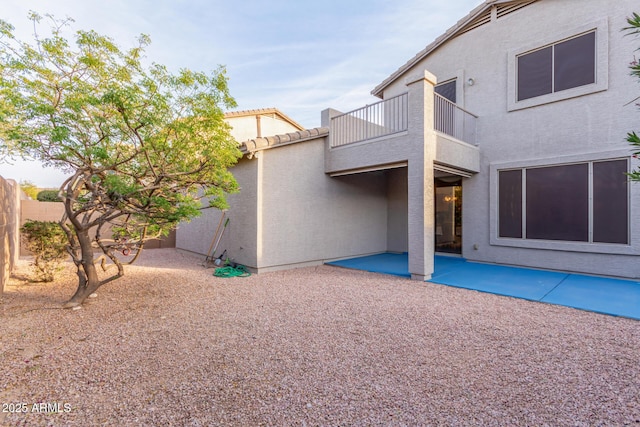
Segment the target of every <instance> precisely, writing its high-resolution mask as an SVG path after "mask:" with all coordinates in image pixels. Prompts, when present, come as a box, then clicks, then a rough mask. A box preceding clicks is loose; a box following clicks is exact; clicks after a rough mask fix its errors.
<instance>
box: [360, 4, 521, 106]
mask: <svg viewBox="0 0 640 427" xmlns="http://www.w3.org/2000/svg"><path fill="white" fill-rule="evenodd" d="M508 1H513V0H486V1H485V2H484V3H482V4H480V5H478V6H477V7H476V8H474V9H473V10H472V11H471V12H469V13H468V14H467V15H466V16H465V17H464V18H462V19H460V20H459V21H458V22H457V23H456V24H455V25H454V26H452V27H451V28H449V29H448V30H447V31H445V32H444V34H442V35H441V36H439V37H438V38H436V39H435V40H434V41H433V42H432V43H431V44H429V45H428V46H427V47H425V48H424V49H423V50H421V51H420V52H418V54H417V55H416V56H414V57H413V58H411V59H410V60H409V61H408V62H407V63H405V64H404V65H403V66H401V67H400V68H398V69H397V70H396V71H395V72H394V73H393V74H391V75H390V76H389V77H387V78H386V79H384V81H383V82H382V83H380V84H379V85H378V86H376V87H375V88H374V89H373V90H372V91H371V94H372V95H374V96H377V97H378V98H382V95H383V92H384V90H385V89H386V88H387V87H389V85H390V84H391V83H393V82H394V81H396V80H397V79H398V78H399V77H401V76H402V75H403V74H404V73H406V72H407V71H408V70H410V69H411V68H412V67H413V66H414V65H416V64H417V63H418V62H420V61H422V60H423V59H424V58H426V57H427V56H428V55H429V54H430V53H431V52H433V51H434V50H436V49H437V48H438V47H440V46H441V45H442V44H444V43H445V42H447V41H449V40H450V39H451V38H453V37H455V36H456V34H457V32H458V30H460V29H461V28H464V26H465V25H467V24H468V23H470V22H471V21H473V20H474V19H476V18H477V17H478V16H480V15H482V14H483V13H484V12H485V11H486V10H487V9H489V8H491V6H493V5H494V4H499V3H506V2H508Z"/></svg>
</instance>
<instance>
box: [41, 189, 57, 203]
mask: <svg viewBox="0 0 640 427" xmlns="http://www.w3.org/2000/svg"><path fill="white" fill-rule="evenodd" d="M36 198H37V199H38V200H40V201H41V202H61V201H62V200H60V198H59V197H58V190H42V191H41V192H39V193H38V196H37V197H36Z"/></svg>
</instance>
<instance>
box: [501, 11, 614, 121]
mask: <svg viewBox="0 0 640 427" xmlns="http://www.w3.org/2000/svg"><path fill="white" fill-rule="evenodd" d="M507 73H508V74H507V109H508V111H515V110H521V109H524V108H529V107H534V106H538V105H543V104H548V103H551V102H557V101H562V100H565V99H570V98H575V97H579V96H584V95H589V94H592V93H596V92H600V91H604V90H607V88H608V87H609V86H608V85H609V28H608V22H607V20H606V19H601V20H599V21H594V22H590V23H585V24H583V25H580V26H577V27H574V28H570V29H566V30H565V29H562V30H558V31H555V32H553V33H551V34H549V35H548V36H547V37H544V38H539V39H536V40H533V39H532V41H531V42H530V43H527V44H525V45H522V46H519V47H517V48H515V49H513V50H511V51H509V52H508V56H507Z"/></svg>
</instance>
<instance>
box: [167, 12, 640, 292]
mask: <svg viewBox="0 0 640 427" xmlns="http://www.w3.org/2000/svg"><path fill="white" fill-rule="evenodd" d="M638 9H640V5H638V3H637V2H636V1H632V0H586V1H585V0H520V1H504V0H490V1H486V2H485V3H483V4H482V5H480V6H478V7H477V8H476V9H474V10H473V11H471V12H470V13H469V14H468V15H467V16H466V17H464V18H462V19H461V20H460V21H459V22H458V23H457V24H456V25H455V26H454V27H452V28H451V29H449V30H448V31H447V32H446V33H445V34H443V35H442V36H441V37H439V38H438V39H437V40H435V41H434V42H433V43H431V44H430V45H428V46H427V47H426V48H425V49H424V50H423V51H421V52H419V53H418V54H417V55H416V56H415V57H413V58H412V59H411V60H410V61H409V62H407V63H406V64H404V65H402V66H401V67H400V68H398V70H397V71H396V72H394V73H393V74H392V75H391V76H389V77H388V78H387V79H386V80H384V81H383V82H382V83H380V84H379V85H378V86H377V87H376V88H374V90H373V94H374V95H376V96H378V97H380V98H381V101H380V102H379V103H377V104H374V105H369V106H366V107H363V108H361V109H359V110H356V111H352V112H349V113H345V114H343V113H340V112H337V111H336V110H331V109H329V110H325V111H324V112H323V113H322V127H320V128H316V129H311V130H305V131H297V132H293V133H288V134H283V135H279V136H274V137H267V138H263V137H260V138H254V139H252V140H248V141H246V142H244V143H243V144H242V149H243V151H244V153H245V156H244V157H243V158H242V160H241V161H240V162H239V163H238V165H237V166H236V167H235V168H234V170H233V172H234V175H235V176H236V178H237V179H238V181H239V183H240V185H241V187H242V191H241V193H240V194H237V195H233V196H231V197H230V202H231V209H230V210H229V212H228V213H227V214H228V216H229V217H230V218H231V222H230V224H229V230H228V231H227V233H226V234H225V236H224V239H223V241H222V247H224V249H226V250H227V251H228V253H229V254H230V256H231V257H233V258H234V259H235V260H237V261H238V262H241V263H243V264H245V265H247V266H249V267H251V268H253V269H255V270H257V271H267V270H273V269H280V268H289V267H293V266H301V265H311V264H317V263H321V262H324V261H326V260H331V259H337V258H345V257H352V256H358V255H365V254H373V253H379V252H386V251H390V252H408V257H409V272H410V273H411V276H412V277H413V278H415V279H419V280H425V279H428V278H429V277H430V275H431V274H432V272H433V265H434V254H435V253H438V252H443V253H449V254H458V255H460V256H463V257H465V258H467V259H469V260H473V261H480V262H490V263H503V264H511V265H519V266H527V267H534V268H547V269H558V270H568V271H574V272H581V273H588V274H599V275H610V276H619V277H627V278H638V277H640V262H638V261H639V260H640V258H639V255H640V184H635V183H629V182H628V180H627V178H626V176H625V172H627V171H630V170H631V169H634V168H637V167H638V160H637V159H634V158H632V157H631V147H630V146H629V145H628V144H627V142H626V141H625V136H626V134H627V132H629V131H631V130H634V129H635V130H637V124H638V123H639V122H640V121H639V118H640V113H639V112H638V111H637V109H636V108H634V105H633V103H631V104H630V101H633V99H634V98H635V97H636V96H637V94H638V86H637V83H636V82H635V81H634V78H633V77H632V76H630V74H629V69H628V64H629V63H630V61H632V60H633V58H634V54H636V55H637V52H636V51H635V49H636V48H637V47H638V44H639V40H638V38H634V37H629V36H625V33H624V32H622V31H621V29H622V28H623V27H625V26H626V18H627V17H628V16H630V15H631V13H632V12H634V11H636V12H637V11H638ZM424 19H428V17H424ZM216 215H218V213H214V212H209V213H207V215H205V216H203V217H202V218H201V219H199V220H196V221H194V222H193V223H191V224H185V225H183V226H182V227H181V228H180V230H179V232H178V243H177V245H178V247H179V248H183V249H187V250H192V251H195V252H200V253H204V250H203V249H202V248H206V247H207V246H208V245H207V244H206V243H195V242H196V241H199V242H207V241H210V239H211V236H212V235H213V232H214V231H215V226H216V224H217V220H216Z"/></svg>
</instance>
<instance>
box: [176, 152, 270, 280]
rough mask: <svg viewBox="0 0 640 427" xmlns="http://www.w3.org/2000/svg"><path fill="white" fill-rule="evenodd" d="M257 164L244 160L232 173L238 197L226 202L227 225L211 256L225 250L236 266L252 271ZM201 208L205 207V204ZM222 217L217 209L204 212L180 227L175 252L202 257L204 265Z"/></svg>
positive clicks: (255, 243) (255, 231)
mask: <svg viewBox="0 0 640 427" xmlns="http://www.w3.org/2000/svg"><path fill="white" fill-rule="evenodd" d="M259 162H260V160H259V159H253V160H248V159H246V158H243V159H241V160H240V161H239V162H238V164H237V165H236V166H234V167H233V169H232V172H233V175H234V177H235V178H236V180H237V181H238V184H239V186H240V193H237V194H232V195H229V196H228V198H227V201H228V202H229V205H230V209H229V210H228V211H227V212H226V213H225V218H229V224H228V225H227V229H226V230H225V232H224V234H223V236H222V239H221V240H220V243H219V245H218V250H217V251H216V253H215V254H214V255H216V256H218V255H220V254H221V253H222V251H223V250H225V249H226V250H227V252H228V254H229V256H230V257H231V258H233V259H234V260H235V261H236V262H239V263H241V264H244V265H247V266H249V267H254V268H255V267H257V259H256V253H257V249H256V248H257V240H256V235H257V212H258V208H257V203H258V199H257V190H258V175H257V174H258V165H259ZM203 206H207V201H206V200H205V201H204V202H203ZM221 215H222V212H221V211H219V210H217V209H213V208H209V209H204V210H203V211H202V215H201V216H199V217H197V218H194V219H193V220H191V222H185V223H182V224H180V225H179V226H178V229H177V230H176V248H178V249H183V250H187V251H190V252H195V253H198V254H201V255H203V261H204V258H205V256H206V255H207V254H208V252H209V250H210V248H211V243H212V241H213V238H214V234H215V232H216V229H217V227H218V224H219V223H220V217H221ZM225 220H226V219H225ZM223 224H224V222H223ZM221 228H222V227H221ZM210 255H211V254H210Z"/></svg>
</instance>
